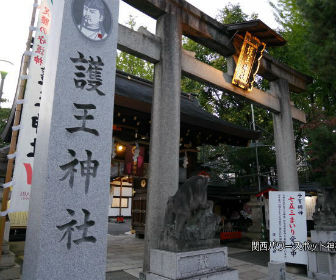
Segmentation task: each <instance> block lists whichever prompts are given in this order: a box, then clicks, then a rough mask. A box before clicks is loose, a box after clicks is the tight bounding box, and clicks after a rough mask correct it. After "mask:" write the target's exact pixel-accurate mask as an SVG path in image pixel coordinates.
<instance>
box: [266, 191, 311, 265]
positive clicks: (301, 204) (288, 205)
mask: <svg viewBox="0 0 336 280" xmlns="http://www.w3.org/2000/svg"><path fill="white" fill-rule="evenodd" d="M269 218H270V259H271V261H279V262H289V263H297V264H307V251H306V250H305V249H304V248H305V246H306V244H307V221H306V206H305V193H304V192H269Z"/></svg>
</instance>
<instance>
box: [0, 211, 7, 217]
mask: <svg viewBox="0 0 336 280" xmlns="http://www.w3.org/2000/svg"><path fill="white" fill-rule="evenodd" d="M7 214H8V210H6V211H1V212H0V216H2V217H4V216H7Z"/></svg>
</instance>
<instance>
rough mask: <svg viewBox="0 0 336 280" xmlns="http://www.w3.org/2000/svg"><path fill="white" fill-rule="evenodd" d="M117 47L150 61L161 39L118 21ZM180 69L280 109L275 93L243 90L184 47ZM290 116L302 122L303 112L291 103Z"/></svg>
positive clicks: (155, 56)
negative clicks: (132, 28)
mask: <svg viewBox="0 0 336 280" xmlns="http://www.w3.org/2000/svg"><path fill="white" fill-rule="evenodd" d="M118 48H119V49H120V50H125V51H127V52H129V53H131V54H133V55H135V56H138V57H140V58H143V59H146V60H148V61H151V62H153V63H156V62H158V61H159V60H160V51H161V43H160V39H159V37H157V36H155V35H153V34H151V33H149V32H144V33H140V32H137V31H134V30H131V29H130V28H127V27H125V26H122V25H120V24H119V38H118ZM182 72H183V74H184V75H186V76H188V77H190V78H192V79H195V80H197V81H200V82H202V83H206V84H209V85H211V86H213V87H215V88H218V89H220V90H224V91H226V92H230V93H232V94H235V95H237V96H240V97H243V98H246V99H248V100H249V101H251V102H253V103H255V104H257V105H258V106H262V107H264V108H266V109H267V110H270V111H272V112H274V113H279V112H280V105H279V100H278V98H277V97H275V96H273V95H271V94H269V93H266V92H264V91H261V90H258V89H256V88H254V89H253V90H252V91H251V92H247V91H244V90H242V89H240V88H238V87H236V86H234V85H232V84H231V83H230V82H227V81H226V80H225V75H227V74H226V73H224V72H222V71H220V70H217V69H215V68H213V67H212V66H210V65H208V64H205V63H203V62H201V61H199V60H197V59H195V58H194V57H193V56H191V55H190V54H188V52H187V51H185V50H183V51H182ZM273 78H274V77H273ZM292 116H293V118H294V119H296V120H298V121H300V122H304V123H305V122H306V117H305V114H304V112H302V111H300V110H299V109H297V108H295V107H294V106H292Z"/></svg>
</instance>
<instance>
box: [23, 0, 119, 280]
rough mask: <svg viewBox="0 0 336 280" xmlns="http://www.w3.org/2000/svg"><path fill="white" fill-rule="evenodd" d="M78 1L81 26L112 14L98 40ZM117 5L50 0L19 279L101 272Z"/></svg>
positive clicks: (52, 279)
mask: <svg viewBox="0 0 336 280" xmlns="http://www.w3.org/2000/svg"><path fill="white" fill-rule="evenodd" d="M79 2H81V3H82V6H81V8H80V9H81V10H82V12H83V11H85V13H84V12H83V16H84V19H83V24H84V26H85V27H88V25H87V24H89V23H90V24H93V23H94V20H96V23H99V22H100V24H103V23H101V22H102V21H106V20H108V18H110V22H109V26H110V30H108V28H107V27H106V26H105V25H103V26H104V28H105V29H104V30H105V31H106V33H104V32H103V31H102V29H100V31H99V32H100V33H101V34H102V38H99V37H100V36H98V38H99V40H95V39H92V38H87V36H83V35H85V34H83V33H82V31H83V30H80V29H79V28H78V26H77V24H76V21H75V14H76V13H77V12H78V6H76V5H75V3H79ZM118 5H119V2H118V1H109V2H105V1H102V0H86V1H77V0H73V1H65V0H60V1H57V2H54V5H53V10H52V11H53V16H54V17H53V18H55V20H54V21H53V24H52V25H51V28H50V35H49V36H50V40H49V48H48V57H47V61H46V72H45V77H44V85H43V94H45V98H44V97H42V99H41V107H40V115H39V116H40V117H39V129H38V136H37V141H36V151H35V156H36V158H35V163H34V164H36V165H35V166H34V167H36V168H35V169H34V178H33V182H32V185H33V190H32V196H31V206H30V213H29V220H28V231H27V242H26V248H25V259H24V267H23V279H24V280H28V279H29V280H30V279H36V280H39V279H50V280H56V279H78V280H79V279H81V280H83V279H84V280H92V279H105V269H106V242H107V241H106V238H107V236H106V232H107V215H108V208H107V205H108V203H109V201H108V200H109V181H110V161H111V157H110V155H111V147H112V127H113V102H114V88H115V87H114V82H115V81H114V79H115V64H116V61H115V56H116V49H117V34H118V31H117V27H118V22H117V21H118V9H119V6H118ZM87 9H89V11H87ZM99 26H101V25H99ZM91 27H93V26H92V25H91ZM100 33H99V34H100ZM99 34H98V35H99Z"/></svg>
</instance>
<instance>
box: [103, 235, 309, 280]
mask: <svg viewBox="0 0 336 280" xmlns="http://www.w3.org/2000/svg"><path fill="white" fill-rule="evenodd" d="M143 246H144V240H143V239H138V238H135V237H134V235H118V236H112V235H109V236H108V251H107V267H106V271H107V272H108V273H107V280H109V279H113V280H134V279H137V278H138V277H139V272H140V271H142V261H143ZM228 249H229V266H230V267H232V268H234V269H237V270H238V271H239V279H240V280H268V275H267V273H268V272H267V267H266V266H265V265H266V264H265V265H259V264H254V263H260V264H261V263H262V260H264V259H265V256H263V257H262V258H258V256H256V255H255V254H256V253H258V252H250V251H249V250H246V249H238V248H230V247H229V248H228ZM249 254H251V255H250V259H251V260H253V262H254V263H251V262H248V261H245V260H246V259H249V257H248V256H249ZM242 259H243V260H242ZM127 274H128V275H129V278H127ZM132 276H133V277H132ZM288 276H289V277H288V279H291V280H308V279H309V278H307V277H305V276H302V275H294V274H290V273H288ZM125 277H126V278H125Z"/></svg>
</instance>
